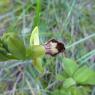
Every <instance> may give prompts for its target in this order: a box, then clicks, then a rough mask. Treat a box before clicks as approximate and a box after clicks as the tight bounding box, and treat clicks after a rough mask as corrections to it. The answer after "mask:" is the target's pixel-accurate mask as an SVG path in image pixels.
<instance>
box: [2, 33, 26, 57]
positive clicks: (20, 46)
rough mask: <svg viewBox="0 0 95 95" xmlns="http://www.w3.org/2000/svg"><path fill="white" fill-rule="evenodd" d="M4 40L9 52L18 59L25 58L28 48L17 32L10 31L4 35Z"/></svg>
mask: <svg viewBox="0 0 95 95" xmlns="http://www.w3.org/2000/svg"><path fill="white" fill-rule="evenodd" d="M3 39H4V42H5V44H6V45H7V48H8V50H9V52H10V53H11V54H12V55H13V56H15V57H16V58H17V59H25V56H26V49H25V46H24V43H23V41H22V39H20V37H19V36H18V35H17V34H15V33H8V34H6V35H5V36H4V38H3Z"/></svg>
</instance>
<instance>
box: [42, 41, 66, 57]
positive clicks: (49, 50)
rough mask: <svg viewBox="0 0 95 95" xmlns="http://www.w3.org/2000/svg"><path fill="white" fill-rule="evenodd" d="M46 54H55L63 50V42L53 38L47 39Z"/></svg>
mask: <svg viewBox="0 0 95 95" xmlns="http://www.w3.org/2000/svg"><path fill="white" fill-rule="evenodd" d="M44 47H45V50H46V54H49V55H51V56H55V55H57V54H59V53H62V52H64V50H65V46H64V43H62V42H59V41H57V40H55V39H51V40H49V41H48V42H47V43H46V44H45V45H44Z"/></svg>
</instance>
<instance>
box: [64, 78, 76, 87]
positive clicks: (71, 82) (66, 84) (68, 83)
mask: <svg viewBox="0 0 95 95" xmlns="http://www.w3.org/2000/svg"><path fill="white" fill-rule="evenodd" d="M73 85H76V82H75V80H74V79H72V78H68V79H66V80H65V81H64V83H63V87H64V88H69V87H71V86H73Z"/></svg>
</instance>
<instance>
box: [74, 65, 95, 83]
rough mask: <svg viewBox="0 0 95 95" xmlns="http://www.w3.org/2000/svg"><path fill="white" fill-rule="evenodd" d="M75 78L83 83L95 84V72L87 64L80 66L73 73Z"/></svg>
mask: <svg viewBox="0 0 95 95" xmlns="http://www.w3.org/2000/svg"><path fill="white" fill-rule="evenodd" d="M73 78H74V79H75V80H76V81H77V82H78V83H81V84H93V83H94V84H95V82H94V80H95V72H94V71H93V70H91V69H90V68H88V67H87V66H83V67H80V68H79V69H78V70H77V71H76V72H75V74H74V75H73Z"/></svg>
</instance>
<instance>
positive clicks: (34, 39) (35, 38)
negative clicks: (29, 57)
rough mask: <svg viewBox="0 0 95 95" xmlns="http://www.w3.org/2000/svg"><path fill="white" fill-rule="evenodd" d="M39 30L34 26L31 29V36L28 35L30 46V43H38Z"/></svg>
mask: <svg viewBox="0 0 95 95" xmlns="http://www.w3.org/2000/svg"><path fill="white" fill-rule="evenodd" d="M39 44H40V43H39V30H38V27H37V26H36V27H35V28H34V30H33V31H32V34H31V37H30V46H32V45H39Z"/></svg>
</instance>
